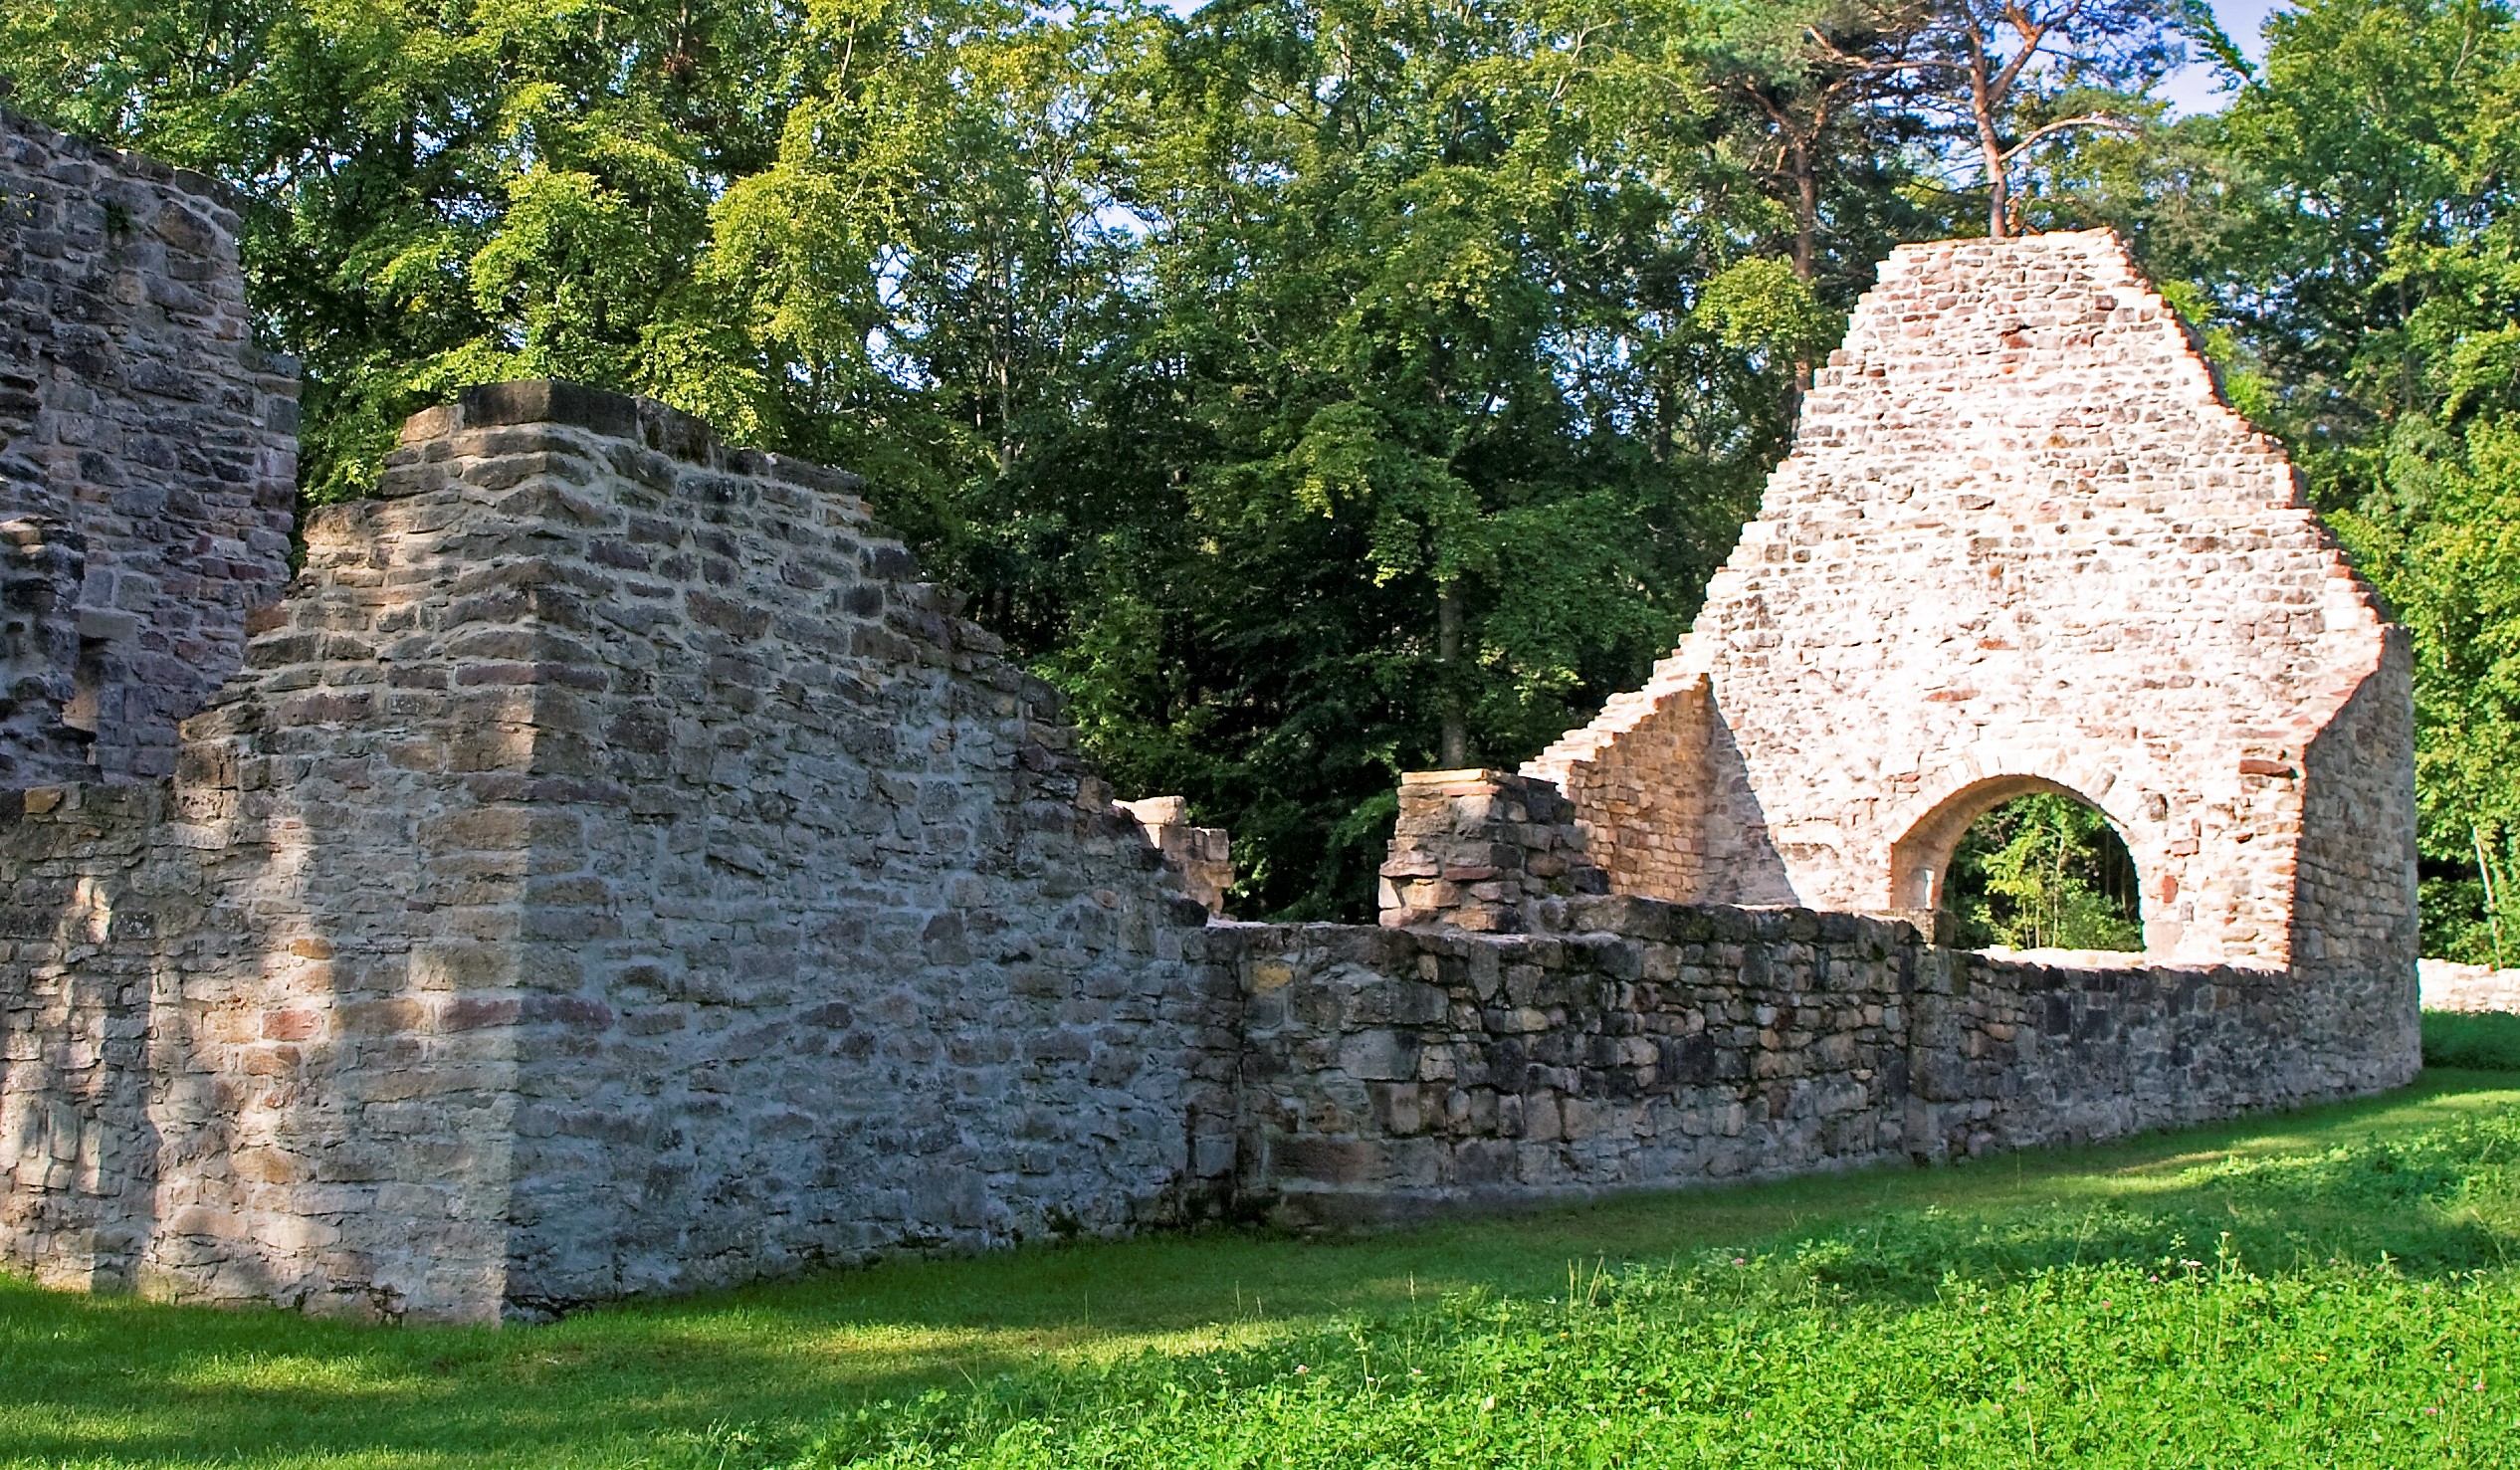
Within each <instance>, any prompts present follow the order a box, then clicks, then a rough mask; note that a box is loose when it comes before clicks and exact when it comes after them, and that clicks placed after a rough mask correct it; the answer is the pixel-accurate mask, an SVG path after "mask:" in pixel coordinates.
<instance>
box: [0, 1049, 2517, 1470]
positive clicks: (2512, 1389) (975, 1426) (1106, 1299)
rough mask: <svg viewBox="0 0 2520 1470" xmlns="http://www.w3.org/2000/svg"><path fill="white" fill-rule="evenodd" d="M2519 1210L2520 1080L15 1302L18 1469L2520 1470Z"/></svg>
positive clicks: (23, 1291)
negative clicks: (1180, 1206) (1468, 1185)
mask: <svg viewBox="0 0 2520 1470" xmlns="http://www.w3.org/2000/svg"><path fill="white" fill-rule="evenodd" d="M2516 1175H2520V1077H2513V1076H2510V1075H2503V1074H2493V1073H2477V1072H2451V1071H2432V1072H2427V1073H2426V1074H2425V1075H2424V1077H2423V1079H2422V1080H2421V1081H2420V1082H2419V1083H2418V1084H2417V1085H2416V1086H2415V1087H2413V1088H2410V1089H2407V1090H2405V1091H2403V1092H2400V1093H2398V1094H2395V1095H2393V1096H2391V1097H2389V1098H2385V1099H2379V1100H2374V1101H2370V1102H2365V1103H2357V1104H2348V1105H2340V1106H2336V1107H2331V1108H2324V1109H2318V1110H2312V1111H2308V1112H2304V1113H2300V1114H2295V1115H2289V1116H2285V1117H2280V1118H2271V1119H2257V1120H2251V1121H2247V1122H2244V1123H2239V1124H2233V1125H2225V1126H2219V1127H2215V1128H2210V1129H2203V1130H2195V1131H2191V1132H2188V1133H2184V1134H2179V1135H2165V1136H2154V1137H2149V1138H2144V1139H2138V1140H2133V1141H2129V1142H2126V1143H2123V1144H2119V1145H2114V1146H2110V1147H2106V1148H2098V1149H2089V1150H2078V1151H2060V1152H2056V1153H2049V1154H2039V1155H2020V1156H2008V1157H2004V1158H2000V1159H1995V1160H1990V1161H1985V1162H1980V1163H1975V1164H1968V1165H1959V1166H1953V1167H1949V1168H1938V1169H1931V1170H1916V1169H1890V1170H1877V1171H1870V1172H1865V1173H1858V1174H1848V1175H1840V1176H1835V1177H1825V1178H1810V1179H1799V1180H1792V1181H1786V1182H1782V1183H1776V1184H1766V1185H1756V1186H1747V1187H1738V1188H1729V1189H1723V1190H1703V1191H1696V1192H1683V1193H1677V1194H1661V1195H1653V1196H1637V1197H1631V1198H1626V1199H1621V1200H1616V1201H1611V1202H1607V1203H1603V1204H1599V1205H1595V1206H1590V1207H1585V1208H1580V1209H1567V1210H1553V1211H1549V1212H1545V1213H1535V1214H1530V1215H1524V1216H1519V1217H1513V1218H1504V1219H1494V1218H1492V1219H1486V1220H1477V1221H1465V1222H1460V1223H1454V1224H1447V1225H1442V1226H1437V1227H1431V1228H1426V1229H1419V1230H1412V1231H1405V1232H1393V1233H1384V1234H1376V1235H1368V1236H1362V1237H1355V1238H1345V1239H1338V1240H1296V1239H1288V1238H1282V1237H1276V1236H1270V1235H1265V1234H1258V1233H1246V1232H1239V1231H1217V1232H1212V1233H1207V1234H1201V1235H1195V1236H1186V1237H1182V1236H1176V1237H1168V1238H1156V1239H1149V1240H1143V1241H1137V1242H1132V1243H1126V1244H1088V1245H1078V1246H1071V1247H1065V1248H1056V1249H1040V1250H1027V1251H1022V1252H1017V1253H1014V1254H1012V1255H1004V1256H997V1257H992V1258H985V1259H979V1260H960V1261H935V1262H913V1263H903V1264H899V1265H895V1266H889V1267H885V1268H881V1269H877V1270H872V1271H863V1272H854V1273H840V1274H833V1275H828V1276H822V1277H817V1278H813V1279H810V1280H805V1281H799V1282H790V1283H784V1284H780V1285H776V1286H768V1287H760V1288H754V1289H751V1290H746V1291H741V1292H735V1293H729V1294H725V1295H721V1296H715V1297H709V1298H703V1299H698V1300H689V1301H681V1302H673V1303H665V1304H658V1305H652V1306H642V1307H633V1308H625V1309H619V1310H613V1311H605V1312H592V1313H587V1314H584V1315H582V1316H579V1317H576V1318H572V1319H570V1320H568V1321H566V1322H562V1323H559V1324H556V1325H554V1326H551V1327H547V1328H535V1329H526V1330H509V1331H505V1332H491V1331H480V1330H468V1329H441V1328H406V1329H384V1330H378V1329H361V1328H354V1327H348V1326H342V1325H338V1324H326V1323H316V1322H309V1321H305V1320H303V1319H300V1318H296V1317H292V1316H288V1315H285V1314H280V1313H217V1312H206V1311H191V1310H176V1309H169V1308H164V1307H157V1306H151V1305H148V1304H144V1303H138V1302H133V1301H129V1300H105V1299H90V1298H84V1297H80V1296H75V1295H65V1294H57V1293H51V1292H43V1291H39V1290H36V1289H35V1288H33V1287H31V1286H27V1285H25V1284H23V1283H18V1282H11V1281H7V1280H6V1279H4V1278H0V1465H9V1466H24V1465H48V1466H50V1465H79V1466H129V1465H170V1466H171V1465H185V1466H191V1465H205V1466H206V1465H213V1464H216V1465H234V1466H256V1467H266V1466H313V1465H322V1466H452V1465H467V1466H469V1465H562V1464H565V1465H656V1466H669V1467H684V1466H710V1467H735V1466H766V1465H792V1464H800V1463H801V1464H805V1465H817V1466H820V1465H841V1464H848V1463H851V1462H852V1461H863V1462H872V1463H879V1464H892V1465H905V1466H911V1465H961V1464H972V1465H1004V1466H1027V1465H1050V1464H1057V1465H1059V1466H1061V1467H1062V1470H1069V1467H1082V1466H1094V1465H1121V1464H1127V1465H1156V1464H1161V1465H1176V1464H1199V1465H1242V1464H1249V1465H1279V1464H1322V1465H1351V1464H1354V1465H1370V1464H1385V1465H1402V1464H1429V1465H1434V1464H1444V1465H1453V1464H1485V1465H1535V1464H1569V1465H1585V1464H1622V1465H1629V1464H1632V1465H1648V1464H1758V1465H1801V1464H1812V1465H1830V1464H1880V1465H1892V1464H1899V1465H1907V1464H1935V1465H1942V1464H1953V1465H1976V1464H1985V1465H1996V1464H2014V1463H2023V1462H2044V1461H2064V1460H2072V1461H2077V1462H2081V1463H2091V1464H2127V1465H2139V1464H2143V1465H2150V1464H2221V1465H2234V1466H2261V1465H2272V1464H2291V1463H2319V1464H2340V1465H2346V1464H2353V1465H2373V1466H2384V1465H2385V1466H2399V1465H2411V1464H2462V1465H2463V1464H2520V1382H2515V1373H2520V1348H2515V1347H2514V1345H2515V1344H2520V1264H2515V1263H2514V1253H2513V1246H2514V1245H2515V1243H2520V1176H2516ZM2479 1384H2481V1385H2482V1386H2481V1387H2480V1386H2477V1385H2479Z"/></svg>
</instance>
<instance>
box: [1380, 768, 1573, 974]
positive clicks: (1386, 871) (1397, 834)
mask: <svg viewBox="0 0 2520 1470" xmlns="http://www.w3.org/2000/svg"><path fill="white" fill-rule="evenodd" d="M1584 840H1585V838H1584V831H1583V829H1582V828H1580V827H1578V826H1576V825H1575V807H1574V806H1573V804H1571V803H1570V802H1569V801H1568V800H1567V799H1566V798H1565V797H1563V796H1561V795H1559V794H1558V788H1557V787H1555V786H1552V785H1550V784H1549V783H1548V782H1547V781H1536V780H1528V779H1526V778H1524V777H1522V776H1519V775H1516V774H1515V773H1513V772H1512V771H1503V770H1414V771H1410V772H1408V773H1407V774H1405V775H1403V776H1401V777H1400V799H1399V814H1398V817H1397V819H1396V820H1395V821H1394V823H1393V825H1392V832H1391V843H1390V848H1389V851H1388V854H1387V855H1386V856H1385V857H1384V859H1383V862H1382V867H1381V869H1380V874H1381V881H1380V884H1379V890H1380V909H1381V923H1382V924H1383V925H1384V926H1386V927H1390V928H1403V927H1410V928H1413V927H1422V926H1427V925H1439V926H1442V927H1445V928H1449V929H1459V930H1466V931H1470V932H1472V933H1477V934H1513V933H1518V932H1520V931H1523V930H1526V929H1530V928H1532V927H1533V925H1534V924H1535V923H1536V922H1539V911H1540V910H1541V909H1542V908H1543V907H1544V906H1546V905H1548V904H1549V903H1550V902H1551V901H1553V900H1561V899H1565V898H1567V897H1570V896H1572V895H1575V894H1587V893H1588V894H1598V893H1607V892H1609V880H1608V878H1607V877H1606V875H1604V874H1603V873H1602V872H1601V870H1600V869H1599V868H1598V867H1595V866H1594V865H1593V863H1592V861H1591V859H1590V856H1589V855H1588V854H1587V853H1586V852H1585V850H1584Z"/></svg>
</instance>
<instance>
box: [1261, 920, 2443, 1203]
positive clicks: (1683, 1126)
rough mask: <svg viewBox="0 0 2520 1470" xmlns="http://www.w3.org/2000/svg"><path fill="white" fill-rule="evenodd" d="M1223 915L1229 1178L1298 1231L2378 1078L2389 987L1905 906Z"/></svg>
mask: <svg viewBox="0 0 2520 1470" xmlns="http://www.w3.org/2000/svg"><path fill="white" fill-rule="evenodd" d="M1550 912H1551V913H1552V915H1553V917H1554V918H1555V920H1556V928H1555V929H1554V930H1552V931H1551V932H1546V933H1532V934H1518V935H1504V936H1499V935H1479V934H1468V933H1462V932H1459V931H1454V930H1446V929H1435V928H1412V929H1383V930H1375V931H1367V930H1363V929H1353V928H1341V927H1338V926H1329V925H1312V926H1302V927H1296V926H1280V927H1261V926H1246V927H1238V928H1237V929H1235V930H1234V931H1233V932H1232V938H1233V940H1234V942H1235V943H1236V944H1237V945H1238V946H1239V952H1238V956H1237V960H1236V963H1237V966H1238V968H1239V972H1240V981H1241V987H1242V989H1243V992H1244V994H1245V997H1246V998H1245V1002H1244V1004H1245V1014H1244V1027H1245V1047H1246V1050H1245V1053H1244V1063H1243V1069H1244V1070H1243V1091H1242V1115H1241V1116H1242V1132H1241V1146H1240V1147H1241V1154H1242V1185H1241V1188H1242V1198H1243V1200H1244V1202H1245V1204H1246V1206H1247V1207H1250V1208H1254V1209H1266V1210H1268V1211H1270V1212H1271V1213H1272V1214H1273V1215H1274V1217H1276V1218H1278V1219H1279V1220H1281V1221H1283V1222H1286V1223H1290V1224H1299V1225H1302V1224H1340V1223H1353V1222H1357V1221H1363V1220H1379V1219H1391V1218H1407V1217H1414V1216H1421V1215H1425V1214H1428V1213H1431V1212H1435V1211H1437V1210H1441V1209H1447V1208H1460V1207H1464V1206H1476V1205H1507V1204H1527V1203H1534V1202H1541V1201H1547V1200H1552V1199H1566V1198H1581V1197H1589V1196H1592V1195H1597V1194H1601V1193H1606V1192H1613V1191H1619V1190H1630V1189H1642V1188H1663V1187H1670V1186H1673V1185H1682V1184H1690V1183H1699V1182H1712V1181H1718V1180H1725V1179H1742V1178H1753V1177H1764V1176H1770V1175H1779V1174H1789V1173H1802V1172H1809V1171H1813V1170H1825V1169H1836V1168H1849V1167H1855V1166H1859V1165H1864V1164H1870V1163H1879V1162H1886V1161H1892V1160H1900V1159H1913V1160H1915V1161H1919V1162H1927V1161H1934V1160H1940V1159H1945V1158H1952V1157H1961V1156H1974V1155H1983V1154H1986V1153H1988V1152H1990V1151H1992V1150H1999V1149H2017V1148H2026V1147H2031V1146H2036V1145H2042V1144H2056V1143H2079V1142H2087V1141H2090V1140H2096V1139H2107V1138H2115V1137H2121V1136H2123V1135H2126V1134H2129V1133H2133V1132H2137V1131H2140V1130H2144V1129H2154V1128H2165V1127H2172V1126H2176V1125H2180V1124H2187V1123H2195V1122H2199V1121H2202V1120H2205V1119H2212V1118H2222V1117H2228V1116H2231V1115H2234V1114H2237V1113H2242V1112H2247V1111H2251V1110H2258V1109H2267V1108H2283V1107H2292V1106H2297V1105H2299V1104H2302V1103H2306V1102H2312V1101H2317V1100H2321V1099H2327V1098H2336V1097H2343V1096H2348V1095H2352V1094H2356V1093H2362V1092H2369V1091H2373V1090H2376V1089H2380V1088H2385V1087H2391V1086H2396V1085H2398V1084H2400V1083H2403V1082H2405V1081H2407V1080H2408V1079H2409V1078H2411V1077H2413V1076H2414V1074H2415V1070H2416V1068H2417V1066H2418V1065H2419V1062H2418V1059H2417V1057H2416V1054H2415V1048H2414V1045H2413V1043H2412V1040H2411V1038H2409V1037H2407V1036H2406V1035H2404V1034H2403V1028H2401V1027H2399V1026H2398V1025H2397V1024H2396V1015H2397V1012H2398V1011H2399V1010H2400V1009H2403V1008H2404V1003H2405V1002H2404V997H2401V996H2399V995H2398V994H2396V993H2395V990H2394V988H2393V986H2392V985H2391V984H2390V983H2389V982H2388V981H2387V980H2386V979H2384V978H2379V977H2374V976H2371V975H2368V974H2352V973H2343V972H2330V973H2326V974H2323V975H2321V976H2319V977H2317V978H2316V979H2315V980H2314V981H2312V982H2310V983H2303V982H2302V980H2301V979H2300V978H2299V977H2296V976H2293V975H2289V974H2287V973H2285V972H2284V971H2281V970H2274V969H2265V968H2236V967H2229V966H2197V967H2178V966H2151V965H2146V964H2143V963H2141V962H2131V963H2125V964H2122V965H2118V966H2106V965H2096V964H2093V965H2077V966H2071V967H2066V966H2054V965H2048V964H2043V963H2039V962H2035V961H2034V960H2030V959H2027V958H2022V957H2017V956H2001V955H1996V954H1988V953H1975V952H1969V951H1962V950H1955V949H1948V948H1939V947H1936V946H1934V945H1929V944H1927V943H1926V942H1925V940H1924V939H1923V938H1922V937H1921V936H1920V935H1919V934H1918V933H1917V931H1916V930H1915V929H1914V928H1913V927H1911V926H1909V925H1907V924H1905V923H1902V922H1896V921H1883V920H1874V919H1867V918H1863V917H1860V916H1855V915H1848V914H1820V913H1812V912H1809V911H1804V910H1794V909H1765V910H1754V909H1738V908H1724V907H1713V906H1680V905H1672V904H1666V903H1662V902H1659V901H1654V900H1647V899H1637V898H1629V897H1623V896H1621V897H1611V898H1588V899H1587V898H1577V899H1573V900H1568V901H1565V902H1563V903H1562V904H1560V905H1559V906H1558V907H1557V908H1556V909H1554V910H1552V911H1550Z"/></svg>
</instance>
